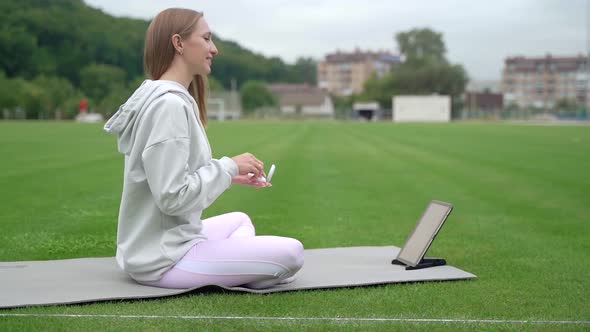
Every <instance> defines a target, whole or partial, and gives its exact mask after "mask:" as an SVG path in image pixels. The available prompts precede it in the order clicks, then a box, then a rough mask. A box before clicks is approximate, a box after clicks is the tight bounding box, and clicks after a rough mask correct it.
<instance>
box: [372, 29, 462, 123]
mask: <svg viewBox="0 0 590 332" xmlns="http://www.w3.org/2000/svg"><path fill="white" fill-rule="evenodd" d="M396 39H397V41H398V44H399V49H400V51H401V52H402V54H403V55H404V57H405V60H404V62H403V63H401V64H399V65H396V66H393V67H392V70H391V72H390V73H388V74H386V75H384V76H383V77H381V78H377V77H376V76H372V77H371V78H370V79H369V80H367V82H365V86H364V89H363V93H362V94H361V99H363V100H376V101H378V102H379V103H380V104H381V106H382V107H385V108H391V99H392V97H393V96H395V95H404V94H418V95H430V94H444V95H450V96H451V99H452V103H453V107H452V112H453V116H455V117H456V116H457V112H458V111H459V110H460V108H461V107H462V101H461V95H462V94H463V91H464V90H465V85H466V84H467V81H468V78H467V73H466V72H465V70H464V69H463V66H461V65H458V64H450V63H449V62H448V61H447V59H446V58H445V45H444V42H443V40H442V34H440V33H437V32H434V31H432V30H430V29H413V30H410V31H407V32H400V33H398V34H397V35H396Z"/></svg>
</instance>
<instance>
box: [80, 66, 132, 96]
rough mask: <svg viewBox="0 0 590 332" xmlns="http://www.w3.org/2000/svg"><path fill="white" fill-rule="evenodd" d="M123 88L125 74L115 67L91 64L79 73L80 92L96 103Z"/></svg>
mask: <svg viewBox="0 0 590 332" xmlns="http://www.w3.org/2000/svg"><path fill="white" fill-rule="evenodd" d="M124 86H125V72H124V71H123V70H122V69H121V68H119V67H115V66H111V65H105V64H91V65H88V66H86V67H84V68H83V69H82V71H81V72H80V87H81V88H82V91H83V92H84V93H85V94H86V95H88V97H90V98H92V99H93V100H94V101H96V102H100V101H101V100H102V99H103V98H105V97H106V96H107V95H109V94H110V93H111V91H113V90H115V89H122V88H123V87H124Z"/></svg>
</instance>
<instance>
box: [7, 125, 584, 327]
mask: <svg viewBox="0 0 590 332" xmlns="http://www.w3.org/2000/svg"><path fill="white" fill-rule="evenodd" d="M208 134H209V138H210V142H211V145H212V147H213V152H214V155H215V156H217V157H219V156H222V155H235V154H239V153H242V152H245V151H249V152H252V153H255V154H256V155H257V156H258V157H259V158H260V159H262V160H264V161H265V162H266V163H267V168H268V166H269V165H270V164H271V163H275V164H276V165H277V171H276V173H275V176H274V177H273V187H272V188H266V189H261V190H255V189H251V188H245V187H238V186H234V187H233V188H232V189H231V190H229V191H228V192H226V193H224V195H222V196H221V198H220V199H219V200H218V201H216V202H215V203H214V205H213V206H211V207H210V208H209V209H208V210H206V211H205V214H204V215H205V217H207V216H212V215H215V214H220V213H224V212H229V211H235V210H241V211H245V212H247V213H248V214H249V215H250V216H251V217H252V219H253V221H254V223H255V224H256V226H257V232H258V233H259V234H275V235H283V236H291V237H296V238H298V239H300V240H301V241H302V242H303V244H304V245H305V247H306V248H321V247H338V246H364V245H367V246H371V245H391V244H394V245H397V246H401V245H403V242H404V241H405V239H406V236H407V234H408V233H409V232H410V230H411V229H412V227H413V225H414V223H415V221H416V219H417V218H418V217H419V215H420V213H421V211H422V209H423V208H424V207H425V205H426V203H427V202H428V201H429V200H430V199H439V200H443V201H448V202H452V203H453V204H454V205H455V210H454V211H453V213H452V214H451V217H450V218H449V220H448V221H447V223H446V224H445V227H444V228H443V229H442V230H441V233H440V234H439V236H438V237H437V240H436V241H435V242H434V244H433V246H432V247H431V249H430V251H429V253H428V254H429V255H431V256H442V257H445V258H446V259H447V260H448V261H449V263H450V264H451V265H454V266H457V267H459V268H462V269H465V270H467V271H469V272H472V273H474V274H476V275H477V276H478V279H476V280H473V281H461V282H431V283H413V284H397V285H385V286H376V287H362V288H346V289H334V290H318V291H300V292H291V293H282V294H281V293H279V294H270V295H262V296H261V295H253V294H233V293H222V292H213V293H204V294H198V293H197V294H190V295H185V296H178V297H172V298H165V299H156V300H143V301H114V302H106V303H96V304H89V305H72V306H52V307H34V308H21V309H12V310H1V311H0V314H18V313H24V314H26V313H46V314H52V313H53V314H55V313H59V314H88V315H100V314H105V315H111V314H115V315H190V316H265V317H268V316H273V317H358V318H371V317H380V318H383V317H391V318H451V319H504V320H506V319H508V320H509V319H516V320H521V319H522V320H577V321H580V320H583V321H588V320H590V304H589V302H588V301H587V299H588V297H589V295H590V281H589V280H590V255H589V254H590V244H589V241H588V239H589V238H590V237H589V235H590V225H589V223H588V221H589V217H590V153H589V151H590V149H589V148H588V146H589V145H590V127H588V126H525V125H506V124H461V123H452V124H392V123H343V122H223V123H216V122H213V123H212V124H211V125H210V128H209V129H208ZM115 145H116V144H115V138H114V137H112V136H110V135H108V134H106V133H103V132H102V131H101V126H99V125H88V124H74V123H54V122H0V156H1V159H2V162H1V163H0V188H2V190H1V191H0V201H1V202H2V209H1V210H0V225H1V228H2V232H0V261H15V260H40V259H62V258H72V257H88V256H112V255H114V248H115V236H116V222H117V210H118V206H119V198H120V192H121V181H122V163H123V160H122V156H121V155H119V154H118V153H117V152H116V147H115ZM589 326H590V325H588V324H567V325H558V324H536V323H528V324H520V323H513V324H510V323H506V324H492V323H412V322H375V321H297V320H295V321H289V320H285V321H271V320H244V319H241V320H240V319H235V320H223V319H199V320H186V319H185V320H182V319H180V320H179V319H170V318H168V319H166V318H162V319H147V318H127V319H125V318H56V317H54V318H51V317H49V318H48V317H45V318H42V317H38V318H32V317H2V316H0V329H1V330H14V329H18V330H47V329H50V330H53V329H66V328H67V329H84V330H87V329H99V328H100V329H103V330H105V329H106V330H117V329H120V328H131V329H144V328H146V329H176V328H178V329H188V328H204V329H207V330H231V329H248V330H250V329H257V330H276V329H285V328H286V329H299V330H318V329H320V330H322V329H343V328H344V329H347V328H350V329H361V330H392V329H410V328H412V329H424V330H432V329H442V330H447V329H448V330H456V329H489V328H493V329H513V328H518V329H530V330H539V329H541V330H544V329H546V330H555V329H563V330H570V329H585V328H588V327H589Z"/></svg>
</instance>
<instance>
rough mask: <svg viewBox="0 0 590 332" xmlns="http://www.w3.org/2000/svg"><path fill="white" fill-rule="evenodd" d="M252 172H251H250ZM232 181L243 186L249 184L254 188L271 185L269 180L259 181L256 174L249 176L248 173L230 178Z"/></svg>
mask: <svg viewBox="0 0 590 332" xmlns="http://www.w3.org/2000/svg"><path fill="white" fill-rule="evenodd" d="M250 174H252V173H250ZM232 182H233V183H239V184H243V185H245V186H250V187H254V188H264V187H272V184H271V183H270V182H260V181H258V178H257V177H256V176H250V175H248V174H245V175H236V176H234V177H233V178H232Z"/></svg>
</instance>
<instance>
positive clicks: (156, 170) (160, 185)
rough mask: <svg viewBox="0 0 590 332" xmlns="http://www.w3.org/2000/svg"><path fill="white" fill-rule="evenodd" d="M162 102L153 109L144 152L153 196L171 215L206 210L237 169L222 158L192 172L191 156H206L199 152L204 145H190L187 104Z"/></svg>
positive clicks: (145, 168)
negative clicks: (190, 168) (191, 154)
mask: <svg viewBox="0 0 590 332" xmlns="http://www.w3.org/2000/svg"><path fill="white" fill-rule="evenodd" d="M162 99H164V100H163V101H156V102H155V103H156V104H155V105H154V106H153V107H155V108H156V109H154V110H153V111H154V117H153V119H152V121H151V123H152V128H151V131H150V137H149V138H148V140H147V144H146V147H145V149H144V150H143V153H142V161H143V166H144V170H145V174H146V178H147V181H148V185H149V187H150V190H151V192H152V196H153V198H154V200H155V202H156V204H157V205H158V207H159V208H160V210H161V211H162V212H163V213H165V214H168V215H182V214H186V213H188V212H191V211H194V210H203V209H205V208H207V207H208V206H210V205H211V204H212V203H213V202H214V201H215V199H217V197H219V195H221V194H222V193H223V192H224V191H225V190H226V189H227V188H229V186H230V185H231V179H232V177H233V176H234V175H236V173H237V166H236V164H235V162H234V161H233V160H231V159H230V158H227V157H223V158H221V159H220V160H216V159H211V160H209V162H208V163H207V164H206V165H204V166H202V167H200V168H199V169H197V171H196V172H189V171H188V160H189V153H197V154H198V153H207V152H206V151H200V150H199V147H202V146H205V144H198V143H197V144H193V145H192V146H191V145H190V141H189V127H188V126H189V122H188V119H187V114H189V113H187V112H186V111H185V109H184V108H185V107H186V104H184V103H183V102H182V101H181V100H180V99H177V98H174V97H172V98H162ZM189 149H192V151H191V150H189Z"/></svg>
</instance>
